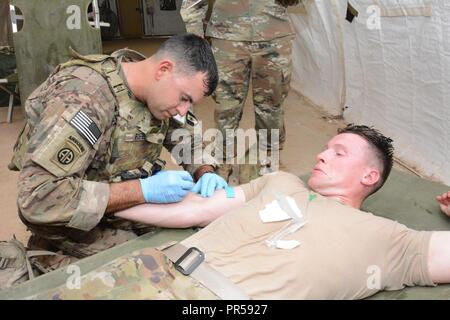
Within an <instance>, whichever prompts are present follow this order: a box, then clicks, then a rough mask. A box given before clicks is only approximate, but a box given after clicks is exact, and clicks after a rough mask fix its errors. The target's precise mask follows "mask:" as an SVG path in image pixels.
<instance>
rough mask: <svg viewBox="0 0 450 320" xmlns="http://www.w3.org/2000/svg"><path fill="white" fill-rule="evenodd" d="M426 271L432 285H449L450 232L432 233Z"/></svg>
mask: <svg viewBox="0 0 450 320" xmlns="http://www.w3.org/2000/svg"><path fill="white" fill-rule="evenodd" d="M428 270H429V272H430V276H431V279H432V280H433V282H434V283H450V231H436V232H433V234H432V236H431V240H430V248H429V252H428Z"/></svg>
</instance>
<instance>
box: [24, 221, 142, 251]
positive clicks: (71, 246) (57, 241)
mask: <svg viewBox="0 0 450 320" xmlns="http://www.w3.org/2000/svg"><path fill="white" fill-rule="evenodd" d="M31 230H32V231H33V229H31ZM36 231H37V230H36ZM36 231H33V235H32V236H31V237H30V240H29V241H28V247H29V248H31V249H42V250H50V251H61V252H62V253H63V254H64V255H68V256H72V257H76V258H78V259H81V258H84V257H87V256H91V255H93V254H96V253H99V252H102V251H105V250H106V249H109V248H112V247H114V246H116V245H119V244H121V243H124V242H126V241H128V240H131V239H135V238H137V235H136V234H135V233H134V232H133V231H130V230H120V229H113V228H109V227H107V226H104V225H98V226H97V227H95V228H94V229H92V230H91V231H89V232H81V231H80V232H78V231H76V230H70V229H67V234H66V236H64V237H63V236H56V235H54V234H52V235H50V234H44V233H43V232H42V230H39V231H41V232H39V231H37V232H36Z"/></svg>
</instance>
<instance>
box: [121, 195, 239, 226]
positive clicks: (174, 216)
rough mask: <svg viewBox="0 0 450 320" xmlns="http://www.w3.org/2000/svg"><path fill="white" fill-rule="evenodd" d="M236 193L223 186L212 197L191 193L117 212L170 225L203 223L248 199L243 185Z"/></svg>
mask: <svg viewBox="0 0 450 320" xmlns="http://www.w3.org/2000/svg"><path fill="white" fill-rule="evenodd" d="M234 193H235V197H234V198H227V196H226V193H225V191H224V190H223V189H220V190H217V191H216V192H215V193H214V195H213V196H211V197H209V198H202V197H201V196H199V195H197V194H195V193H189V194H188V195H187V196H186V198H184V199H183V200H182V201H180V202H177V203H169V204H156V203H148V204H142V205H138V206H135V207H131V208H128V209H126V210H122V211H118V212H116V213H115V214H114V215H115V216H116V217H119V218H123V219H127V220H131V221H135V222H140V223H144V224H149V225H155V226H159V227H166V228H188V227H193V226H201V227H202V226H206V225H207V224H209V223H210V222H212V221H213V220H215V219H217V218H219V217H220V216H222V215H224V214H225V213H227V212H229V211H231V210H232V209H234V208H237V207H239V206H241V205H242V204H244V203H245V195H244V191H243V190H242V188H240V187H234Z"/></svg>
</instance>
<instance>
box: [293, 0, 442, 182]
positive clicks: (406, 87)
mask: <svg viewBox="0 0 450 320" xmlns="http://www.w3.org/2000/svg"><path fill="white" fill-rule="evenodd" d="M336 2H337V1H336ZM339 2H340V4H339V5H336V4H335V2H334V1H333V0H330V1H326V0H323V1H320V0H315V1H314V0H307V1H306V4H305V5H306V9H307V15H306V16H300V15H298V14H297V15H295V16H291V17H292V20H293V23H294V24H295V27H296V30H297V37H296V39H295V46H294V56H295V57H296V58H295V61H294V82H295V83H294V84H293V88H294V89H296V90H298V91H300V92H301V93H302V94H303V95H305V96H306V97H307V98H308V99H309V100H311V101H312V102H314V103H315V104H317V105H320V106H322V107H324V108H325V109H326V110H327V111H328V112H330V113H331V114H336V112H337V111H340V110H342V109H340V107H342V106H344V109H345V110H344V111H343V116H344V119H345V120H346V121H347V122H354V123H363V124H367V125H373V126H375V127H376V128H379V129H380V130H381V131H382V132H384V133H386V134H387V135H389V136H391V137H392V138H393V139H394V141H395V147H396V156H397V157H398V158H399V159H401V160H403V161H404V162H406V163H408V164H409V165H411V166H412V167H414V168H416V169H418V170H419V171H421V172H423V173H424V174H426V175H429V176H433V177H435V178H437V179H439V180H441V181H443V182H444V183H446V184H450V170H448V164H450V160H449V159H450V144H449V143H448V141H447V140H448V138H449V137H450V126H449V125H448V124H449V122H450V106H449V104H450V0H405V1H403V2H399V1H396V0H395V1H394V0H351V1H350V2H351V4H352V5H353V6H354V7H355V8H356V9H357V10H358V11H359V16H358V17H357V18H355V19H354V20H353V22H352V23H349V22H348V21H347V20H345V13H346V9H347V1H339ZM398 3H403V4H404V7H403V9H404V10H402V9H401V10H396V8H397V6H398ZM374 4H378V5H379V6H378V7H379V8H380V9H381V16H380V18H379V21H380V28H375V29H373V26H374V25H373V22H374V21H376V20H374V19H373V18H374V12H373V11H371V12H368V11H367V10H368V9H370V6H372V5H374ZM336 8H337V9H338V11H337V14H336ZM372 8H373V7H372ZM405 8H406V9H405ZM411 8H413V9H411ZM430 12H432V13H431V15H430ZM368 23H369V24H368ZM333 24H334V25H333ZM339 30H340V31H342V37H341V38H339ZM325 32H326V34H324V33H325ZM336 40H338V41H339V43H337V41H336ZM340 47H342V48H343V49H342V50H343V56H344V62H343V65H344V69H343V70H344V71H343V72H342V73H343V74H342V75H340V76H338V74H337V72H339V71H340V70H342V68H341V65H340V62H341V60H340V59H339V55H340V53H339V48H340ZM327 49H329V50H328V53H329V55H330V57H328V58H326V57H323V55H324V53H327V52H326V50H327ZM311 61H313V62H314V63H312V62H311ZM333 62H335V63H336V64H333ZM312 86H316V87H315V88H311V87H312ZM330 91H331V92H330ZM341 96H344V97H345V98H344V99H343V101H344V102H343V103H342V104H341V105H339V103H338V102H339V100H338V99H337V97H341ZM331 97H332V98H331Z"/></svg>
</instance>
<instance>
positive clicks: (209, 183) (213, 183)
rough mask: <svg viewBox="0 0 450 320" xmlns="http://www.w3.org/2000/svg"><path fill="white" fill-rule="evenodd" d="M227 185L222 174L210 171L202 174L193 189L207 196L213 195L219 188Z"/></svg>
mask: <svg viewBox="0 0 450 320" xmlns="http://www.w3.org/2000/svg"><path fill="white" fill-rule="evenodd" d="M226 187H228V184H227V182H226V181H225V180H224V179H223V178H222V177H221V176H219V175H218V174H215V173H211V172H208V173H205V174H204V175H202V176H201V178H200V179H199V180H198V181H197V184H196V185H195V186H194V188H193V189H192V190H191V191H192V192H195V193H199V194H200V195H201V196H202V197H204V198H205V197H211V196H212V195H213V194H214V191H216V190H217V189H224V188H226Z"/></svg>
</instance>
